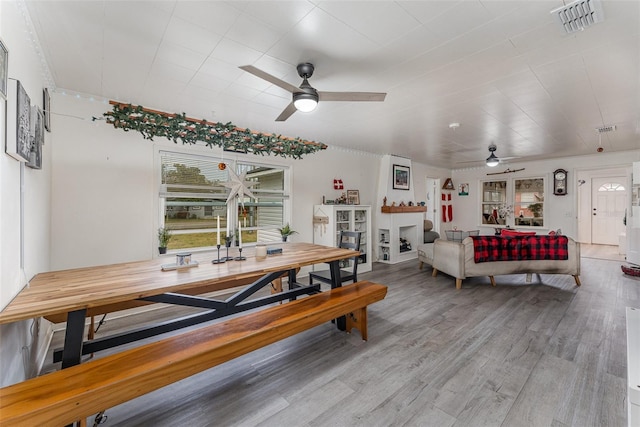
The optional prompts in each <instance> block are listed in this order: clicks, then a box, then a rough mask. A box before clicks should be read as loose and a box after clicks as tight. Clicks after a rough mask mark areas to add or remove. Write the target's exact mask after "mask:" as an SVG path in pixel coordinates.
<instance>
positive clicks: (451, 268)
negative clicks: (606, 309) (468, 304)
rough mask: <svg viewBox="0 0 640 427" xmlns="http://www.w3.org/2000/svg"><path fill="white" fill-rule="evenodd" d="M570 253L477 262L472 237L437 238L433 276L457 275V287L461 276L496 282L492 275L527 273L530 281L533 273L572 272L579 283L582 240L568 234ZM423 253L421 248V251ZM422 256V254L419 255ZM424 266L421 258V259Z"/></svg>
mask: <svg viewBox="0 0 640 427" xmlns="http://www.w3.org/2000/svg"><path fill="white" fill-rule="evenodd" d="M567 249H568V254H569V257H568V259H566V260H517V261H490V262H480V263H476V262H475V260H474V249H473V240H472V239H471V237H467V238H465V239H464V240H463V241H462V242H452V241H449V240H443V239H438V240H436V241H435V242H434V243H433V261H432V263H431V265H432V266H433V273H432V274H433V276H434V277H435V276H436V275H437V274H438V271H442V272H443V273H447V274H448V275H450V276H453V277H455V278H456V289H460V288H461V287H462V280H464V279H466V278H467V277H477V276H489V279H490V280H491V285H492V286H495V285H496V282H495V280H494V277H493V276H498V275H501V274H517V273H526V274H527V281H530V280H531V274H532V273H539V274H540V273H542V274H570V275H572V276H573V277H574V279H575V281H576V285H577V286H580V278H579V275H580V244H579V243H578V242H576V241H574V240H573V239H571V238H568V247H567ZM418 254H420V252H418ZM418 256H419V257H420V255H418ZM420 261H421V264H420V266H421V267H422V259H421V260H420Z"/></svg>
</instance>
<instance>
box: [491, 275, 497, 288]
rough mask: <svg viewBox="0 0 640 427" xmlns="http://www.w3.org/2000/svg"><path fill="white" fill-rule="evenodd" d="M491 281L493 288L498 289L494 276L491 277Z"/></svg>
mask: <svg viewBox="0 0 640 427" xmlns="http://www.w3.org/2000/svg"><path fill="white" fill-rule="evenodd" d="M489 280H491V286H493V287H494V288H495V287H496V279H494V278H493V276H489Z"/></svg>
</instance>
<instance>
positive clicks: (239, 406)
mask: <svg viewBox="0 0 640 427" xmlns="http://www.w3.org/2000/svg"><path fill="white" fill-rule="evenodd" d="M580 277H581V281H582V286H581V287H580V288H577V287H576V286H575V283H574V280H573V278H572V277H571V276H561V275H542V276H538V277H536V276H535V275H534V280H533V282H532V283H526V282H525V280H524V279H525V275H524V274H523V275H513V276H497V277H496V282H497V287H496V288H492V287H491V286H490V282H489V279H488V278H473V279H466V280H465V281H464V282H463V285H462V289H461V290H460V291H456V289H455V283H454V279H452V278H451V277H448V276H446V275H443V274H441V275H439V276H438V277H436V278H433V277H431V269H430V268H428V267H427V266H426V267H425V268H424V269H423V270H422V271H420V270H419V269H418V262H417V261H411V262H406V263H402V264H397V265H385V264H379V263H376V264H374V270H373V272H371V273H367V274H362V275H361V278H362V279H367V280H371V281H376V282H379V283H383V284H386V285H388V286H389V292H388V294H387V298H386V299H385V300H384V301H382V302H380V303H377V304H375V305H373V306H371V307H370V308H369V341H368V342H363V341H362V340H361V339H360V336H359V334H358V333H357V332H355V333H354V334H352V335H348V334H344V333H342V332H339V331H337V330H336V329H335V328H334V327H333V325H331V324H326V325H324V326H320V327H317V328H314V329H312V330H309V331H306V332H304V333H301V334H299V335H297V336H295V337H292V338H289V339H287V340H284V341H281V342H279V343H276V344H273V345H271V346H269V347H266V348H264V349H261V350H258V351H255V352H253V353H251V354H248V355H246V356H243V357H240V358H238V359H235V360H233V361H232V362H229V363H226V364H224V365H222V366H219V367H216V368H213V369H211V370H208V371H206V372H203V373H201V374H198V375H195V376H193V377H191V378H189V379H186V380H183V381H180V382H178V383H175V384H173V385H171V386H168V387H165V388H163V389H161V390H158V391H156V392H153V393H150V394H148V395H146V396H143V397H141V398H138V399H136V400H133V401H130V402H128V403H125V404H123V405H120V406H118V407H115V408H110V409H108V410H107V412H106V415H107V416H108V420H107V423H106V426H151V425H153V426H187V425H188V426H190V427H193V426H278V427H282V426H438V427H441V426H509V427H511V426H553V427H559V426H579V427H586V426H621V427H622V426H626V414H627V412H626V411H627V409H626V399H627V397H626V336H625V334H626V332H625V307H626V306H634V307H640V281H639V280H636V279H633V278H630V277H627V276H624V275H623V274H622V272H621V271H620V262H617V261H609V260H600V259H591V258H583V259H582V274H581V276H580ZM161 315H162V311H161V310H157V311H155V312H151V313H147V314H144V315H141V316H137V317H129V318H127V319H119V320H111V321H108V322H107V324H106V325H104V326H103V327H102V329H101V330H100V333H106V332H111V331H117V330H118V328H120V327H121V326H122V324H123V323H135V324H138V323H142V322H146V321H153V320H155V318H156V317H158V316H161ZM59 335H60V334H58V333H57V336H56V337H55V339H54V343H55V342H58V343H59V341H60V339H61V337H60V336H59ZM48 369H51V366H48ZM90 425H91V424H90Z"/></svg>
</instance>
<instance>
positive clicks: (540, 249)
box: [471, 235, 569, 263]
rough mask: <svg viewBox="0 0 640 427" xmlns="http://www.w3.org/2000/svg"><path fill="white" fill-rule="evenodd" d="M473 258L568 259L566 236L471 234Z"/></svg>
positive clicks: (481, 259) (476, 259)
mask: <svg viewBox="0 0 640 427" xmlns="http://www.w3.org/2000/svg"><path fill="white" fill-rule="evenodd" d="M471 238H472V239H473V259H474V261H475V262H476V263H478V262H488V261H519V260H543V259H552V260H564V259H569V249H568V247H567V246H568V243H569V239H568V238H567V236H548V235H539V236H512V237H505V236H471Z"/></svg>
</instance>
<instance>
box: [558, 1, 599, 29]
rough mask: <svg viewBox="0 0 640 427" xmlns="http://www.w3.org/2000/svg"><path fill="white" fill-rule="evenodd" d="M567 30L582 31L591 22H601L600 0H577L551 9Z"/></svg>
mask: <svg viewBox="0 0 640 427" xmlns="http://www.w3.org/2000/svg"><path fill="white" fill-rule="evenodd" d="M551 14H552V15H554V16H555V17H556V18H557V19H558V20H559V22H560V24H561V25H562V27H563V28H564V30H565V31H566V32H567V34H571V33H574V32H576V31H582V30H584V29H585V28H587V27H590V26H591V25H593V24H597V23H598V22H602V20H603V13H602V4H601V3H600V0H577V1H574V2H571V3H569V4H567V5H565V6H562V7H559V8H558V9H554V10H552V11H551Z"/></svg>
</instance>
